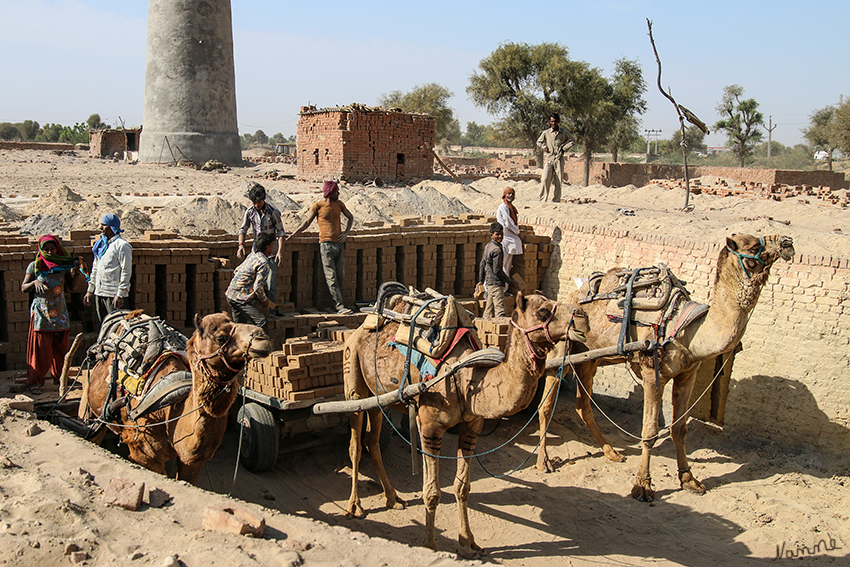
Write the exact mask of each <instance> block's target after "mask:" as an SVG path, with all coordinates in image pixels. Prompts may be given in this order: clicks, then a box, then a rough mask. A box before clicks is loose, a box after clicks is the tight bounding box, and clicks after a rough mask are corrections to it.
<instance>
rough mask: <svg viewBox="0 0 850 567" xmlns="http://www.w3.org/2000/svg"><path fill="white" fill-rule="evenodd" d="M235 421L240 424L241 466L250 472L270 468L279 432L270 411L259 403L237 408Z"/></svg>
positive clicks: (275, 453) (275, 457)
mask: <svg viewBox="0 0 850 567" xmlns="http://www.w3.org/2000/svg"><path fill="white" fill-rule="evenodd" d="M236 419H237V421H238V422H239V424H240V425H241V426H242V432H241V434H242V450H241V451H240V455H239V457H240V460H241V462H242V466H244V467H245V468H246V469H248V470H249V471H251V472H265V471H268V470H271V469H272V467H274V464H275V462H276V461H277V452H278V442H279V440H280V433H279V431H278V425H277V422H276V421H275V419H274V416H273V415H272V413H271V412H270V411H269V410H267V409H266V408H264V407H263V406H261V405H259V404H254V403H250V404H245V405H244V406H242V407H241V408H239V414H238V415H237V418H236Z"/></svg>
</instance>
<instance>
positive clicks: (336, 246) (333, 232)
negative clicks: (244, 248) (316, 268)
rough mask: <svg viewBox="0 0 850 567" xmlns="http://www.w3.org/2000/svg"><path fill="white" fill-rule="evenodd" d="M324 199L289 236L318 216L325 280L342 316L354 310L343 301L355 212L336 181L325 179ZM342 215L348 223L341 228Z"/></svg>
mask: <svg viewBox="0 0 850 567" xmlns="http://www.w3.org/2000/svg"><path fill="white" fill-rule="evenodd" d="M322 196H323V197H324V199H323V200H322V201H318V202H316V203H313V206H312V207H310V217H309V218H308V219H307V220H305V221H304V222H303V223H302V224H301V226H299V227H298V228H297V229H296V230H295V232H293V233H292V234H290V235H289V236H287V237H286V239H287V240H289V239H290V238H292V237H293V236H295V235H297V234H300V233H301V232H303V231H304V230H305V229H306V228H307V227H308V226H310V224H311V223H312V222H313V219H315V218H318V219H319V221H318V222H319V251H320V252H321V254H322V267H323V268H324V271H325V280H326V281H327V282H328V289H329V290H330V292H331V298H333V301H334V304H335V307H336V310H337V312H338V313H341V314H343V315H345V314H348V313H352V310H351V309H349V308H347V307H346V306H345V304H344V303H343V302H342V282H343V280H344V279H345V246H344V244H343V243H344V242H345V239H346V238H348V233H349V231H351V225H353V224H354V215H352V214H351V213H350V212H349V211H348V209H347V208H346V206H345V204H344V203H343V202H342V201H340V200H339V185H337V182H336V181H325V184H324V185H323V186H322ZM340 215H345V217H346V218H347V219H348V224H347V225H346V227H345V230H344V231H343V230H341V227H342V225H341V224H340Z"/></svg>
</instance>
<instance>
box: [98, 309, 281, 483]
mask: <svg viewBox="0 0 850 567" xmlns="http://www.w3.org/2000/svg"><path fill="white" fill-rule="evenodd" d="M140 314H141V310H139V311H133V312H131V313H130V314H128V316H127V318H128V319H133V318H134V317H136V316H138V315H140ZM271 350H272V345H271V343H270V342H269V339H268V336H267V335H266V333H265V332H264V331H263V330H262V329H261V328H259V327H255V326H253V325H244V324H236V323H234V322H233V321H232V320H231V318H230V317H228V316H227V315H226V314H224V313H213V314H211V315H207V316H206V317H203V318H201V317H199V316H198V315H196V316H195V332H194V333H193V334H192V337H191V338H190V339H189V341H188V343H187V347H186V353H185V354H186V357H185V360H187V361H188V364H186V362H185V361H184V359H182V358H179V357H170V358H167V359H166V361H165V362H164V364H162V366H160V367H159V368H157V369H156V371H155V373H154V374H153V375H152V376H151V378H149V380H152V381H153V382H152V384H153V385H156V383H157V382H158V381H161V380H162V379H163V378H164V377H165V376H167V375H168V374H169V373H171V372H175V371H181V370H182V371H188V372H191V379H192V380H191V390H190V391H189V394H188V397H185V399H182V400H180V401H178V402H177V403H175V404H173V405H170V406H166V407H164V408H162V409H158V410H156V411H153V412H152V413H149V414H147V415H145V416H143V417H139V418H138V419H137V420H136V421H133V420H131V419H130V418H129V416H128V409H129V410H133V409H135V408H137V407H138V406H139V404H140V400H139V399H138V398H130V401H129V403H128V404H127V405H124V406H123V407H121V409H120V414H117V415H116V421H117V422H118V423H120V424H121V425H123V426H124V427H120V429H118V430H117V431H116V433H118V434H119V435H120V436H121V440H122V441H123V442H124V443H125V444H126V445H127V447H128V448H129V449H130V459H132V460H133V461H134V462H136V463H138V464H140V465H142V466H143V467H145V468H147V469H150V470H152V471H155V472H158V473H161V474H166V471H165V463H166V461H168V460H170V459H172V458H174V457H177V460H178V463H177V479H179V480H186V481H188V482H190V483H192V484H195V483H196V482H197V480H198V476H199V475H200V474H201V471H202V470H203V467H204V464H206V462H207V461H209V460H210V459H211V458H212V457H213V455H214V454H215V452H216V450H217V449H218V446H219V445H220V444H221V440H222V438H223V437H224V431H225V429H226V427H227V413H228V410H229V409H230V406H231V405H233V402H234V400H235V399H236V396H237V394H238V390H239V388H238V385H237V383H236V376H237V375H238V374H239V372H240V371H241V369H242V368H243V366H244V365H245V364H246V362H247V360H248V359H249V358H262V357H264V356H267V355H268V354H269V353H270V352H271ZM114 356H115V355H114V354H110V355H109V356H108V358H106V359H105V360H102V361H100V362H98V363H97V364H96V365H95V366H94V367H93V368H92V370H91V373H90V375H89V379H88V382H87V383H86V384H84V394H85V393H86V392H87V397H86V398H85V399H86V400H87V402H88V408H89V412H91V413H93V414H94V416H95V417H96V418H99V417H100V415H101V413H102V411H103V407H104V402H105V400H106V398H107V394H108V391H109V388H110V378H109V377H110V371H111V368H112V363H113V358H114ZM148 391H150V388H148ZM168 420H174V421H170V423H168V424H162V422H165V421H168ZM107 427H111V428H114V426H109V425H107ZM105 433H106V430H105V429H101V431H100V433H98V434H97V435H96V436H95V437H94V438H93V439H92V440H93V441H94V442H95V443H98V444H99V443H100V441H102V439H103V436H104V434H105Z"/></svg>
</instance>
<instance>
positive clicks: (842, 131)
mask: <svg viewBox="0 0 850 567" xmlns="http://www.w3.org/2000/svg"><path fill="white" fill-rule="evenodd" d="M835 138H836V140H837V141H838V146H837V147H838V149H839V150H841V152H842V153H843V154H844V156H845V157H846V156H850V99H845V100H843V101H842V102H841V103H840V104H839V105H838V108H836V109H835Z"/></svg>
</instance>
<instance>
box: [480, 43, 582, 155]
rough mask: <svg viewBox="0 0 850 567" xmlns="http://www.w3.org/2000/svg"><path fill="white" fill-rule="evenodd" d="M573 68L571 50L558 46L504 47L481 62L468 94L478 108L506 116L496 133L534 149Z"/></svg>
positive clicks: (513, 45)
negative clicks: (561, 83)
mask: <svg viewBox="0 0 850 567" xmlns="http://www.w3.org/2000/svg"><path fill="white" fill-rule="evenodd" d="M569 64H570V60H569V57H568V54H567V48H566V47H563V46H561V45H560V44H557V43H541V44H539V45H528V44H527V43H512V42H507V43H503V44H501V45H500V46H499V47H498V48H496V50H495V51H493V53H491V54H490V55H489V56H488V57H486V58H484V59H482V60H481V62H480V63H479V64H478V69H479V70H478V71H477V72H475V73H473V74H472V76H471V77H470V78H469V86H468V87H467V88H466V92H467V94H468V95H469V97H470V99H471V100H472V102H473V103H474V104H475V105H476V106H480V107H483V108H485V109H486V110H487V112H489V113H490V114H493V115H495V116H502V119H501V120H500V121H499V122H498V123H497V125H496V128H497V129H498V130H499V132H500V134H501V136H502V137H503V138H506V139H513V140H516V141H518V142H519V143H520V145H522V146H524V147H534V145H535V142H536V141H537V137H538V136H539V135H540V131H541V129H543V128H545V127H546V120H547V118H548V115H549V114H550V113H551V112H553V111H557V109H556V106H557V105H555V103H554V101H553V96H554V94H555V91H556V90H557V88H558V86H559V82H558V81H559V79H560V78H561V77H562V76H563V75H564V74H565V68H566V67H568V66H569Z"/></svg>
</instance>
